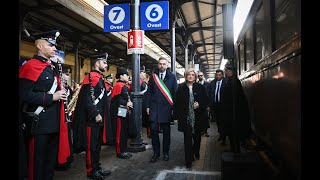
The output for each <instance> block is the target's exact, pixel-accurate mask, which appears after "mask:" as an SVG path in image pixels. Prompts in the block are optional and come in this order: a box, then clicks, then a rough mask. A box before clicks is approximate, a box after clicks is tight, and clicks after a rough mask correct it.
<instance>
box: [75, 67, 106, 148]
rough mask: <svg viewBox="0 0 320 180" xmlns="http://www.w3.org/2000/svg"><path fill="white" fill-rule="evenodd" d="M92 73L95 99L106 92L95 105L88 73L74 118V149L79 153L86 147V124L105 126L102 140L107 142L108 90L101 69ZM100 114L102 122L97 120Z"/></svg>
mask: <svg viewBox="0 0 320 180" xmlns="http://www.w3.org/2000/svg"><path fill="white" fill-rule="evenodd" d="M90 75H91V80H92V87H93V92H94V93H93V95H94V99H97V98H98V97H99V95H100V94H101V93H102V92H104V93H103V96H102V99H100V100H99V102H98V103H97V104H96V105H94V104H93V101H92V96H91V92H90V88H91V85H90V80H89V74H87V75H86V76H85V78H84V80H83V82H82V86H81V89H80V92H79V95H78V100H77V105H76V108H75V111H74V116H73V120H72V122H73V123H72V127H73V132H74V138H73V139H74V151H75V152H77V153H79V152H81V151H84V150H85V149H86V146H87V140H86V132H85V130H86V128H85V127H86V126H103V138H102V140H103V142H104V143H106V118H107V115H106V113H107V111H108V108H107V106H108V104H107V103H106V102H107V100H106V98H107V95H106V93H107V91H106V90H105V83H104V80H103V76H102V74H101V73H100V72H99V71H96V70H93V71H91V72H90ZM103 90H104V91H103ZM98 114H100V115H101V116H102V122H98V123H97V122H96V121H95V117H96V116H97V115H98Z"/></svg>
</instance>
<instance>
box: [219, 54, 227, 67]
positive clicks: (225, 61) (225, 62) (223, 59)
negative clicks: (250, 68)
mask: <svg viewBox="0 0 320 180" xmlns="http://www.w3.org/2000/svg"><path fill="white" fill-rule="evenodd" d="M227 62H228V59H225V58H224V57H223V58H222V61H221V64H220V68H219V69H224V67H225V65H226V64H227Z"/></svg>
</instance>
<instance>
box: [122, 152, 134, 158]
mask: <svg viewBox="0 0 320 180" xmlns="http://www.w3.org/2000/svg"><path fill="white" fill-rule="evenodd" d="M124 154H126V155H127V156H129V157H132V154H131V153H129V152H124Z"/></svg>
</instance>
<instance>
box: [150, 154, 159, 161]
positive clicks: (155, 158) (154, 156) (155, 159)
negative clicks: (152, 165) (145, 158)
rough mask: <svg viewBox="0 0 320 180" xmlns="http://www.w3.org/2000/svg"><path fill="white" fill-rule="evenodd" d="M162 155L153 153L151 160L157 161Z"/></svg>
mask: <svg viewBox="0 0 320 180" xmlns="http://www.w3.org/2000/svg"><path fill="white" fill-rule="evenodd" d="M159 157H160V155H155V154H154V155H153V156H152V158H151V160H150V162H157V160H158V159H159Z"/></svg>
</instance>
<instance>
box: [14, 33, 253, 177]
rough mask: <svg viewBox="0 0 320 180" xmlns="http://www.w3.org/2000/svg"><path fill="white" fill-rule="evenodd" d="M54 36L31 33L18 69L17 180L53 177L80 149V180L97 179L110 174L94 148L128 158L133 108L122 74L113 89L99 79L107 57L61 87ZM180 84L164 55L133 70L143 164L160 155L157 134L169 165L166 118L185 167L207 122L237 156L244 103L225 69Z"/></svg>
mask: <svg viewBox="0 0 320 180" xmlns="http://www.w3.org/2000/svg"><path fill="white" fill-rule="evenodd" d="M58 36H59V31H50V32H45V33H39V34H37V35H36V36H35V47H36V48H37V54H36V55H34V56H33V57H32V58H31V59H30V60H28V61H26V62H24V63H23V65H21V67H20V70H19V83H20V91H19V92H20V94H19V96H20V98H19V99H20V102H19V107H20V110H21V112H20V116H19V143H20V148H19V150H20V151H19V153H20V154H19V157H20V159H19V166H20V167H19V170H20V171H19V177H20V179H24V178H25V177H28V179H29V180H33V179H35V180H50V179H53V176H54V171H55V170H58V169H60V170H61V169H62V170H65V169H68V168H70V167H71V163H73V154H74V153H80V152H85V153H86V174H87V177H88V178H90V179H104V177H106V176H108V175H110V174H111V171H110V170H105V169H103V168H102V167H101V166H100V165H101V162H100V151H101V146H102V145H111V146H114V147H115V154H116V156H117V157H118V158H122V159H130V158H131V157H132V156H133V155H132V154H131V153H130V152H128V147H127V144H128V129H129V128H130V127H128V121H129V118H130V117H129V116H128V114H129V112H130V111H131V110H132V109H133V108H134V107H133V102H132V100H131V98H130V96H131V91H132V87H131V83H130V77H129V71H128V69H126V68H121V67H120V68H118V69H117V72H116V75H115V78H116V79H117V81H116V83H115V84H114V85H113V78H114V77H113V74H109V75H107V76H104V75H103V73H104V72H105V71H106V70H107V67H108V62H107V59H108V53H102V54H97V55H93V56H91V57H90V60H91V65H92V70H91V71H90V72H89V73H87V74H86V75H85V78H84V79H83V81H82V83H81V86H79V87H77V88H75V89H73V88H71V87H70V86H69V85H68V84H67V82H68V79H69V78H70V69H65V70H61V68H59V66H58V64H57V62H54V61H52V60H51V58H52V57H54V56H55V51H56V50H57V49H56V45H57V44H56V41H57V38H58ZM224 72H225V75H226V76H225V77H224ZM184 79H185V81H184V82H183V83H180V84H178V83H177V78H176V75H175V74H174V73H172V72H171V71H170V70H169V69H168V60H167V59H165V58H164V57H160V58H159V60H158V64H157V68H156V69H155V70H154V71H153V72H152V73H151V74H150V75H149V78H146V72H145V68H141V71H140V86H141V92H143V97H142V112H141V114H142V119H141V121H142V124H143V126H144V127H146V128H147V136H148V137H150V138H151V141H152V148H153V154H152V156H151V158H150V162H152V163H155V162H157V161H158V159H159V158H160V156H161V150H160V138H159V133H163V138H162V139H163V145H162V147H163V149H162V158H163V160H164V161H169V159H170V140H171V136H170V131H171V124H172V122H173V121H174V120H177V121H178V130H179V131H180V132H183V134H184V149H185V165H186V167H187V168H191V167H192V162H193V161H194V160H195V159H197V160H198V159H199V157H200V154H199V150H200V144H201V135H204V136H206V137H209V134H208V131H207V129H208V128H210V123H209V121H210V119H211V120H213V121H215V122H216V123H217V126H218V132H219V134H220V137H219V140H221V141H222V145H225V144H226V138H227V137H228V139H229V140H230V144H231V151H233V152H239V151H240V143H241V142H242V141H243V140H244V139H245V138H247V137H248V136H249V135H250V132H251V129H250V120H249V110H248V104H247V101H246V97H245V94H244V92H243V89H242V86H241V83H240V81H239V79H238V78H237V77H236V75H235V69H234V67H232V66H230V65H227V66H226V69H225V71H223V70H217V71H216V74H215V79H214V80H213V81H211V82H207V81H205V79H204V75H203V73H202V72H197V71H196V70H195V69H192V68H190V69H187V70H186V71H185V75H184ZM74 95H75V96H74ZM74 98H76V103H75V109H74V111H72V112H70V111H69V107H67V105H66V104H68V103H70V102H71V101H72V102H74ZM66 102H68V103H66ZM71 109H72V108H71Z"/></svg>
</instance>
